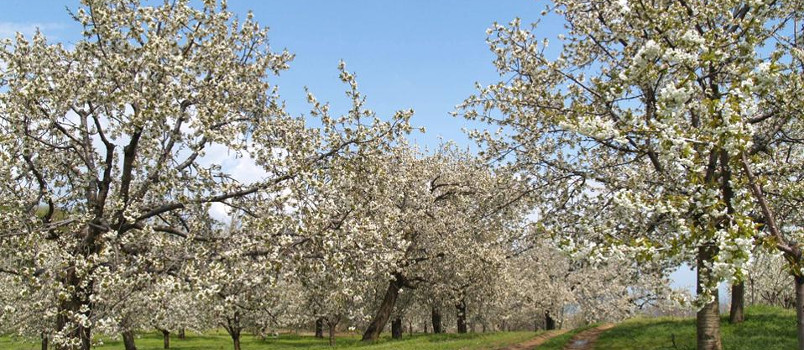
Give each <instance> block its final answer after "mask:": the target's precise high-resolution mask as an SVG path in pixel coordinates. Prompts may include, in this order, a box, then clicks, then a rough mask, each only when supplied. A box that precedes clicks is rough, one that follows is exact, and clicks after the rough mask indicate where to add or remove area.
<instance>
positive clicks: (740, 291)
mask: <svg viewBox="0 0 804 350" xmlns="http://www.w3.org/2000/svg"><path fill="white" fill-rule="evenodd" d="M744 309H745V282H742V281H741V282H738V283H734V284H732V285H731V309H730V310H729V323H731V324H736V323H741V322H743V321H745V312H744Z"/></svg>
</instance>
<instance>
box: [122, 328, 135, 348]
mask: <svg viewBox="0 0 804 350" xmlns="http://www.w3.org/2000/svg"><path fill="white" fill-rule="evenodd" d="M121 335H122V336H123V347H125V349H126V350H137V345H136V344H135V343H134V332H132V331H131V330H126V331H123V333H122V334H121Z"/></svg>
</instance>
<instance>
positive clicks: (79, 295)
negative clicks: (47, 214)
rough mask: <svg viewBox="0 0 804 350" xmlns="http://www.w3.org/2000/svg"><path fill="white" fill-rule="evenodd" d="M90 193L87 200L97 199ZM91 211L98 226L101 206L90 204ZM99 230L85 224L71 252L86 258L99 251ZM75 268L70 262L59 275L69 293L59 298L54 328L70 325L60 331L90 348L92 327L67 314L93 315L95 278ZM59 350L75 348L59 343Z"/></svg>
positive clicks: (59, 329)
mask: <svg viewBox="0 0 804 350" xmlns="http://www.w3.org/2000/svg"><path fill="white" fill-rule="evenodd" d="M90 197H92V198H87V199H89V202H90V203H97V202H96V200H97V198H96V197H94V196H90ZM92 211H93V212H94V214H95V215H96V219H94V220H93V224H95V225H97V227H102V226H103V225H102V223H101V222H100V220H98V219H97V217H100V216H102V214H103V209H102V208H98V207H93V208H92ZM102 233H103V232H101V231H100V230H99V229H97V228H94V227H93V226H87V227H86V228H85V229H84V230H82V232H80V235H81V236H82V238H81V243H80V244H78V246H77V247H76V248H75V251H73V254H75V256H80V257H82V258H83V259H87V257H89V256H92V255H93V254H97V253H99V252H100V250H101V248H102V246H101V245H100V242H99V241H98V239H99V237H100V236H101V234H102ZM76 270H77V268H76V266H75V265H74V264H71V266H67V268H66V269H65V271H67V273H66V274H65V275H63V276H62V277H61V278H59V282H61V283H63V284H64V285H65V286H68V289H69V290H70V292H69V293H70V294H69V296H68V297H67V298H66V299H64V300H62V301H60V302H59V305H58V314H57V316H56V332H61V331H62V330H65V329H69V331H67V332H62V333H66V335H67V336H68V337H70V338H75V339H79V342H80V346H79V349H81V350H90V345H91V340H92V336H91V335H92V334H91V333H92V328H91V327H84V326H82V325H81V324H77V325H76V324H74V322H72V320H70V318H69V317H68V316H67V314H74V315H79V314H81V315H83V316H85V317H86V318H88V319H91V318H92V309H93V307H94V305H93V303H92V302H91V301H90V300H91V296H92V290H93V289H94V285H95V281H93V280H92V279H90V278H88V277H86V276H78V275H77V274H76ZM59 350H74V349H73V348H72V347H69V346H59Z"/></svg>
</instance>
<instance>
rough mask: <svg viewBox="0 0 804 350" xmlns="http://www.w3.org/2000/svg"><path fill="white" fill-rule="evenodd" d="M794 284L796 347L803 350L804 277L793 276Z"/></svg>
mask: <svg viewBox="0 0 804 350" xmlns="http://www.w3.org/2000/svg"><path fill="white" fill-rule="evenodd" d="M793 278H794V279H795V285H796V333H797V334H798V349H799V350H804V277H802V276H794V277H793Z"/></svg>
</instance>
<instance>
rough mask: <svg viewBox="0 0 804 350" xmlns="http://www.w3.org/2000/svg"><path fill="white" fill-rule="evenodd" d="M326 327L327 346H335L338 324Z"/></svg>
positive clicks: (334, 323)
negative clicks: (327, 329) (327, 333)
mask: <svg viewBox="0 0 804 350" xmlns="http://www.w3.org/2000/svg"><path fill="white" fill-rule="evenodd" d="M327 325H328V326H329V346H335V327H336V326H338V323H337V322H327ZM238 350H239V349H238Z"/></svg>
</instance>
